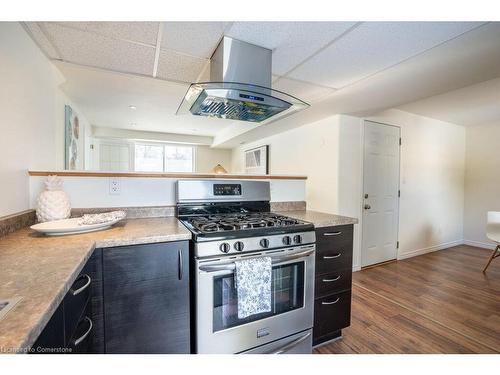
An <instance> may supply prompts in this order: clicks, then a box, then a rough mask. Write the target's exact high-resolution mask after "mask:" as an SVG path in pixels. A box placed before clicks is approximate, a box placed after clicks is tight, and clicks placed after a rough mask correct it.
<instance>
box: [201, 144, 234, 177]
mask: <svg viewBox="0 0 500 375" xmlns="http://www.w3.org/2000/svg"><path fill="white" fill-rule="evenodd" d="M195 159H196V160H195V168H196V173H213V168H214V167H215V166H216V165H217V164H220V165H222V166H223V167H224V168H225V169H226V171H228V172H229V173H231V150H230V149H224V148H212V147H208V146H197V147H196V151H195Z"/></svg>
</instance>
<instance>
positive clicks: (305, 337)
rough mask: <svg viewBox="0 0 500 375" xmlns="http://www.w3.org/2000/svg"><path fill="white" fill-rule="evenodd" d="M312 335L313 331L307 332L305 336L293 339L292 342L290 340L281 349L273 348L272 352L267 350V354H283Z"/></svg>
mask: <svg viewBox="0 0 500 375" xmlns="http://www.w3.org/2000/svg"><path fill="white" fill-rule="evenodd" d="M309 336H311V332H308V333H306V334H305V335H304V336H300V337H299V338H298V339H295V340H293V341H292V342H289V343H288V344H286V345H283V346H282V347H281V348H279V349H275V350H272V351H270V352H267V353H265V354H283V353H286V352H288V351H289V350H291V349H293V348H295V347H296V346H297V345H299V344H300V343H301V342H303V341H305V340H307V339H308V338H309Z"/></svg>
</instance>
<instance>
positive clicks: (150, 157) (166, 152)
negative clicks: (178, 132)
mask: <svg viewBox="0 0 500 375" xmlns="http://www.w3.org/2000/svg"><path fill="white" fill-rule="evenodd" d="M193 154H194V150H193V147H191V146H173V145H149V144H136V145H135V170H136V171H138V172H194V163H193Z"/></svg>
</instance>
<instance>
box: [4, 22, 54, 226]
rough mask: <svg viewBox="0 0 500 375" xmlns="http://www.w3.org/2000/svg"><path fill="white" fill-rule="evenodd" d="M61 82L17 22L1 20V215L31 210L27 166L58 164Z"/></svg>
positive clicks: (35, 167) (38, 166)
mask: <svg viewBox="0 0 500 375" xmlns="http://www.w3.org/2000/svg"><path fill="white" fill-rule="evenodd" d="M60 80H61V76H60V75H59V73H58V72H57V71H56V69H55V68H54V67H53V65H52V64H51V63H50V62H49V61H48V60H47V58H46V57H45V56H44V55H43V54H42V53H41V52H40V50H39V49H38V47H37V46H36V45H35V44H34V43H33V41H32V40H31V39H30V38H29V36H28V35H27V34H26V32H25V31H24V29H23V28H22V27H21V26H20V25H19V24H18V23H7V22H1V23H0V87H1V90H0V113H1V114H2V120H1V124H0V135H1V136H0V152H1V157H0V160H1V164H0V196H1V197H2V199H1V200H0V216H3V215H8V214H12V213H15V212H19V211H23V210H26V209H28V207H29V191H28V174H27V170H28V169H29V168H34V169H44V168H47V167H49V168H55V167H57V166H58V165H60V164H58V158H60V157H61V155H64V154H63V152H64V150H61V153H58V151H57V147H56V136H57V134H56V125H57V124H58V122H59V121H60V118H59V115H60V114H58V111H59V110H61V108H60V103H61V98H60V96H59V95H60V92H59V90H58V89H57V85H58V83H59V82H60ZM62 113H63V118H64V108H63V109H62ZM63 139H64V138H63ZM63 142H64V141H63Z"/></svg>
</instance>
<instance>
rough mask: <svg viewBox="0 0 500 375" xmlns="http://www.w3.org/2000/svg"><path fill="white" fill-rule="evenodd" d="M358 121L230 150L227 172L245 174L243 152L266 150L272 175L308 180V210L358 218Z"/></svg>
mask: <svg viewBox="0 0 500 375" xmlns="http://www.w3.org/2000/svg"><path fill="white" fill-rule="evenodd" d="M360 124H361V119H359V118H357V117H352V116H344V115H339V116H332V117H329V118H326V119H323V120H321V121H317V122H314V123H311V124H308V125H304V126H301V127H298V128H295V129H292V130H290V131H287V132H284V133H280V134H277V135H274V136H271V137H268V138H264V139H262V140H260V141H258V142H253V143H250V144H244V145H242V146H240V147H237V148H235V149H233V156H232V162H233V167H232V172H233V173H241V172H243V170H244V163H243V161H244V151H245V150H248V149H251V148H254V147H257V146H261V145H266V144H267V145H270V148H269V153H270V172H271V174H301V175H306V176H307V182H306V201H307V209H309V210H315V211H321V212H326V213H331V214H340V215H345V216H351V217H356V218H359V210H360V206H359V199H358V197H360V196H361V190H360V189H361V185H360V183H361V181H362V175H361V151H362V149H361V144H362V134H361V126H360ZM359 252H360V232H359V226H357V225H356V226H355V227H354V260H353V268H354V269H358V268H359V264H360V258H359Z"/></svg>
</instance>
